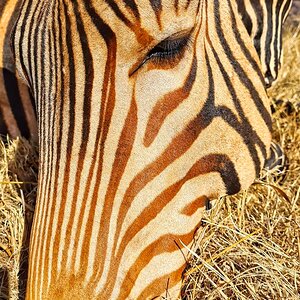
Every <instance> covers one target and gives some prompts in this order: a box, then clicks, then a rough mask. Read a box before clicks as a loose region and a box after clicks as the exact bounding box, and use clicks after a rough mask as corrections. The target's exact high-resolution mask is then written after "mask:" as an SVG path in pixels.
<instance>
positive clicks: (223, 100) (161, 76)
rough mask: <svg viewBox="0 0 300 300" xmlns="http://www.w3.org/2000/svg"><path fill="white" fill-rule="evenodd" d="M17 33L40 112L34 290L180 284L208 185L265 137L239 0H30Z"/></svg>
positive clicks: (213, 191)
mask: <svg viewBox="0 0 300 300" xmlns="http://www.w3.org/2000/svg"><path fill="white" fill-rule="evenodd" d="M57 20H59V22H58V21H57ZM14 38H15V41H14V44H15V54H16V59H17V63H18V65H19V69H20V72H21V73H22V74H23V77H25V78H27V81H28V83H29V84H30V86H31V88H32V91H33V94H34V97H35V100H36V103H37V109H38V114H39V134H40V153H41V154H40V173H39V196H38V202H37V208H36V214H35V221H34V225H33V230H32V236H31V246H30V267H29V280H28V287H27V295H28V296H27V297H28V299H82V298H87V299H99V298H101V299H150V298H153V297H155V296H158V295H160V294H162V293H164V291H165V289H166V286H167V284H168V287H169V288H170V291H169V292H170V293H171V294H172V295H176V294H178V293H179V290H180V280H181V273H182V271H183V269H184V266H185V259H184V257H183V255H182V251H185V250H184V247H183V244H185V245H190V243H191V241H192V238H193V235H194V232H195V228H196V227H197V226H198V225H199V223H200V221H201V215H202V211H203V209H204V207H205V203H206V202H207V198H209V199H215V198H217V197H218V196H219V195H223V194H233V193H237V192H238V191H239V190H240V189H242V188H246V187H247V186H249V185H250V184H251V183H252V181H253V180H254V178H255V177H256V176H257V175H258V173H259V171H260V168H261V166H262V165H263V161H264V159H265V157H266V155H267V150H268V149H269V147H270V114H269V109H268V106H269V105H268V101H267V97H266V94H265V90H264V84H263V82H262V80H261V76H260V71H259V67H258V62H257V60H256V56H255V55H254V53H255V50H254V48H253V47H252V44H251V41H250V39H249V37H248V35H247V33H246V31H245V30H244V29H243V26H241V21H240V20H239V17H238V15H237V11H236V8H235V5H234V1H230V0H225V1H192V0H191V1H188V2H186V1H183V2H182V1H175V2H174V1H169V0H165V1H144V0H136V1H113V0H107V1H103V2H101V4H99V3H96V1H63V0H61V1H58V0H56V1H55V0H53V1H30V2H29V1H28V2H25V4H24V6H23V8H22V11H21V14H20V18H19V21H18V24H17V27H16V30H15V37H14ZM178 245H179V246H178ZM178 247H179V248H181V249H178Z"/></svg>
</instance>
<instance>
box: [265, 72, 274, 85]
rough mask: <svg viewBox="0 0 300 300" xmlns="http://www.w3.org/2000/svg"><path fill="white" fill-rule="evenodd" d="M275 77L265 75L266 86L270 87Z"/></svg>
mask: <svg viewBox="0 0 300 300" xmlns="http://www.w3.org/2000/svg"><path fill="white" fill-rule="evenodd" d="M274 80H275V78H274V77H273V76H272V75H271V76H266V77H265V84H266V88H270V87H271V86H272V84H273V82H274Z"/></svg>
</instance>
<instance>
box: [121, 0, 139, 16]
mask: <svg viewBox="0 0 300 300" xmlns="http://www.w3.org/2000/svg"><path fill="white" fill-rule="evenodd" d="M123 1H124V3H125V6H126V7H128V8H130V10H131V11H132V13H133V14H134V16H135V17H136V18H137V20H138V21H140V13H139V10H138V7H137V5H136V3H135V1H134V0H123Z"/></svg>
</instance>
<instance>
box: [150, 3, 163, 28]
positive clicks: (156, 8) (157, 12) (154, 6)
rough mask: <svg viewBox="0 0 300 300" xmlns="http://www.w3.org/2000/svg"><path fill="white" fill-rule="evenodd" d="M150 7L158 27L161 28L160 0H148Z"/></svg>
mask: <svg viewBox="0 0 300 300" xmlns="http://www.w3.org/2000/svg"><path fill="white" fill-rule="evenodd" d="M150 4H151V7H152V9H153V11H154V13H155V15H156V20H157V23H158V26H159V28H161V20H160V14H161V10H162V5H161V0H150Z"/></svg>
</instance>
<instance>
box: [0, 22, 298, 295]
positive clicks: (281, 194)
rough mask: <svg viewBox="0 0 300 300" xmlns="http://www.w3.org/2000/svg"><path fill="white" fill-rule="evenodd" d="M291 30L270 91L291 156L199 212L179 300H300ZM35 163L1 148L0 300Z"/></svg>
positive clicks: (25, 224)
mask: <svg viewBox="0 0 300 300" xmlns="http://www.w3.org/2000/svg"><path fill="white" fill-rule="evenodd" d="M295 24H299V22H295V21H292V22H290V25H289V27H288V30H287V31H286V33H285V41H284V48H285V49H284V50H285V58H284V63H283V69H282V70H281V73H280V77H279V79H278V81H277V83H276V85H275V86H274V87H273V88H272V89H271V90H270V91H269V95H270V97H271V99H273V100H272V101H273V102H274V103H275V102H276V101H275V100H278V99H281V100H283V102H282V103H277V104H274V105H276V106H277V111H276V113H275V115H274V122H273V127H274V138H275V139H276V140H277V141H278V142H279V143H280V144H281V145H282V147H283V148H284V149H285V151H286V153H287V155H288V157H289V161H290V166H289V171H288V173H287V175H286V178H285V180H284V182H283V184H282V185H279V183H278V182H276V181H275V179H274V178H275V177H274V176H272V174H269V175H268V176H267V178H266V179H264V181H262V180H258V181H257V182H256V183H255V184H254V185H252V186H251V187H250V188H249V189H248V190H247V191H243V192H241V193H240V194H238V195H235V196H232V197H223V198H221V199H219V201H218V202H217V205H216V206H215V207H214V208H213V209H212V210H211V211H210V212H208V213H206V214H205V216H204V219H203V225H204V226H203V228H201V230H200V231H199V232H198V236H197V239H196V240H195V247H193V250H191V249H189V251H190V257H191V260H190V265H189V268H188V269H187V271H186V273H185V280H184V287H183V294H184V298H185V299H188V300H191V299H300V296H299V295H300V279H299V275H300V199H299V198H300V185H299V183H300V172H299V171H300V153H299V145H300V129H299V107H298V104H299V102H300V68H297V65H299V64H300V39H299V38H300V27H297V26H295ZM288 101H290V102H291V103H289V102H288ZM37 157H38V156H37V150H36V148H35V147H33V146H31V145H30V144H29V143H28V142H27V141H25V140H23V139H17V140H15V141H8V142H7V144H6V145H5V144H4V143H3V142H0V298H1V299H8V297H10V299H18V296H17V294H18V280H20V279H21V281H22V276H21V277H19V278H18V270H19V260H20V256H21V253H22V252H21V244H22V236H23V234H24V240H23V244H24V245H25V249H23V254H24V253H25V256H24V257H23V258H21V261H20V265H21V270H22V268H23V267H22V264H23V263H24V262H26V245H27V241H28V232H29V229H30V224H31V221H32V216H33V210H34V201H35V195H36V180H37V161H38V159H37ZM25 182H26V183H25ZM1 280H2V281H1ZM9 289H10V295H9V296H8V294H9V291H8V290H9Z"/></svg>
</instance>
